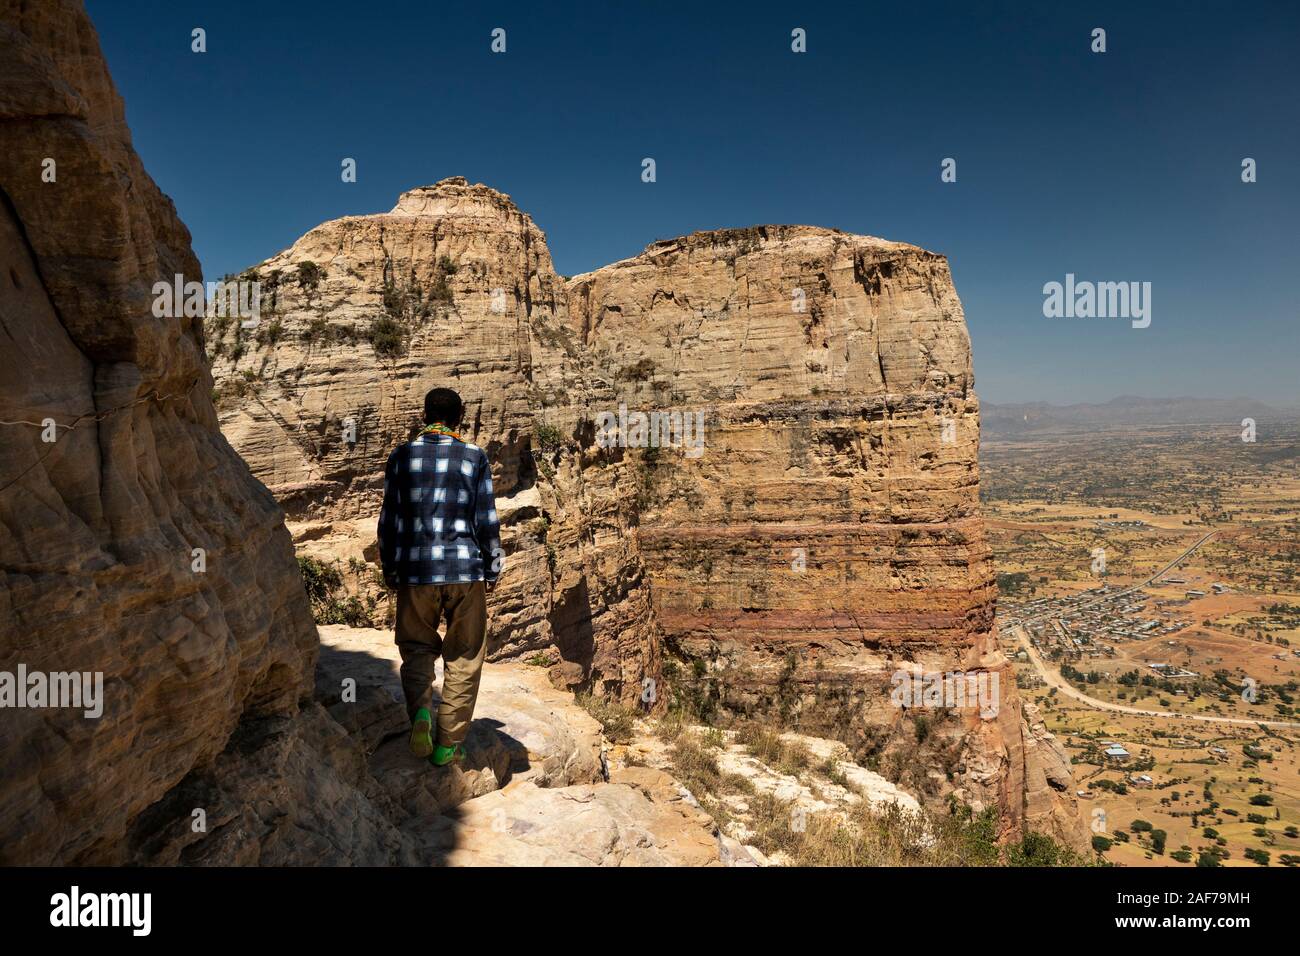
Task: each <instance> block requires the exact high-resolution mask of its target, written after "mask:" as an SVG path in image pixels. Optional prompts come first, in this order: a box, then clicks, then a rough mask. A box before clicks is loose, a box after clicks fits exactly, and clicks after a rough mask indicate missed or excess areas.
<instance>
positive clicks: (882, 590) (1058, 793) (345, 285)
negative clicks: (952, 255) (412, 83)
mask: <svg viewBox="0 0 1300 956" xmlns="http://www.w3.org/2000/svg"><path fill="white" fill-rule="evenodd" d="M232 278H238V279H241V280H244V281H258V282H260V283H261V284H262V288H263V290H264V292H263V300H262V313H261V316H260V321H259V324H258V325H257V326H256V328H255V329H245V328H243V327H242V326H241V323H240V322H239V321H238V319H237V317H231V316H226V317H219V316H214V317H212V318H210V319H209V321H208V325H207V328H208V332H209V341H208V347H209V352H210V354H211V355H212V357H213V368H214V374H215V375H216V378H217V381H218V388H219V390H220V397H219V408H220V414H221V422H222V428H223V430H224V431H225V433H226V435H227V436H228V437H229V438H230V439H231V441H232V443H233V444H234V445H235V447H236V448H237V449H238V450H239V451H240V452H241V454H243V455H244V457H245V458H246V460H248V462H249V463H250V466H251V467H252V469H253V472H254V474H256V475H257V476H258V477H260V478H262V479H263V480H264V481H266V482H267V483H268V485H269V486H270V487H271V488H272V490H273V491H275V492H276V494H277V497H278V498H279V499H280V501H281V502H282V503H283V504H284V505H285V507H286V509H287V510H288V512H289V524H290V528H291V530H292V531H293V533H294V535H295V539H296V540H297V541H298V543H299V547H300V550H301V551H303V552H304V553H307V554H310V555H315V556H317V557H319V558H321V559H323V560H325V561H330V560H339V561H344V560H346V561H347V562H348V563H349V564H350V565H351V568H352V577H353V584H352V585H351V587H352V588H353V589H354V591H355V593H356V594H358V595H360V596H361V597H362V599H363V600H364V602H365V603H366V604H367V606H368V608H369V611H370V612H371V613H372V614H373V615H374V616H375V617H376V619H378V620H382V612H383V609H384V601H385V598H384V596H383V595H382V592H381V590H380V589H379V588H378V587H377V586H376V585H375V584H374V583H373V570H372V569H371V568H369V567H368V566H367V565H366V563H365V562H366V561H367V560H373V557H374V515H375V513H376V512H377V510H378V505H379V485H380V479H381V474H382V464H383V461H384V458H385V456H386V455H387V452H388V450H389V449H390V448H391V447H392V446H393V444H395V443H396V442H398V441H401V440H404V439H405V438H406V437H407V436H408V435H409V434H410V433H411V430H412V429H413V427H415V426H416V424H417V422H418V410H419V407H420V399H421V397H422V395H423V392H424V391H426V390H427V389H428V388H431V387H433V386H434V385H444V384H447V385H451V386H453V387H455V388H457V389H458V390H459V391H461V392H462V394H463V395H464V396H465V397H466V398H467V400H468V401H469V403H470V412H469V414H468V416H467V422H466V425H465V431H466V432H467V433H468V435H469V436H471V437H472V439H473V440H474V441H475V442H477V443H478V444H480V445H482V446H484V447H486V448H487V449H488V450H489V452H490V453H491V454H492V456H493V458H494V460H496V461H497V462H498V466H497V467H498V469H499V475H498V494H499V498H500V502H499V503H500V510H501V513H502V517H503V521H504V531H505V537H504V544H505V547H506V549H507V553H508V558H507V570H506V573H505V575H504V576H503V578H502V583H501V586H500V588H499V590H498V593H497V595H496V596H495V597H494V599H493V608H492V612H493V613H492V625H491V627H492V645H491V653H492V656H493V658H495V659H504V658H510V657H517V656H520V655H524V654H528V655H536V654H537V653H538V652H539V651H543V652H545V653H548V654H553V655H554V658H555V661H556V662H555V665H554V667H553V668H552V678H553V680H554V681H555V682H556V683H557V684H559V685H562V686H567V687H573V688H575V689H582V690H590V691H592V692H594V693H596V694H599V695H603V696H607V697H612V698H616V699H618V700H620V701H622V702H623V703H625V704H630V705H634V706H643V707H649V706H655V705H662V703H663V701H664V700H666V699H667V698H668V696H669V695H673V696H676V697H677V698H678V699H679V700H680V701H682V702H686V703H689V704H690V705H691V707H692V708H693V709H694V710H696V711H699V712H704V713H707V712H709V711H711V710H715V709H722V710H727V711H733V712H741V713H763V714H770V715H775V716H778V717H779V718H780V719H782V720H784V721H786V722H788V723H789V725H790V726H792V727H797V728H799V729H801V730H804V731H807V732H810V733H817V734H823V735H834V736H837V737H838V738H840V739H842V740H844V741H845V743H847V744H849V745H850V747H852V748H853V750H854V753H855V754H856V755H858V756H859V757H860V758H861V759H864V760H870V761H872V762H873V763H877V764H879V765H880V766H881V767H882V768H884V769H886V770H887V771H889V772H890V774H891V776H892V777H893V779H896V780H899V781H900V782H902V783H904V784H905V785H907V786H908V787H910V788H913V789H914V790H916V791H917V792H918V793H921V794H922V795H924V796H926V797H929V798H933V799H935V800H941V799H942V798H943V797H944V796H946V795H947V794H948V793H951V792H956V793H957V795H958V796H960V797H962V798H964V799H967V800H969V801H971V802H973V803H974V804H976V805H985V806H988V805H991V806H997V807H999V808H1000V810H1001V812H1002V815H1003V819H1004V821H1005V825H1006V830H1007V833H1008V834H1011V833H1015V832H1019V831H1020V830H1021V829H1022V828H1023V827H1024V825H1025V824H1026V822H1028V824H1029V825H1031V826H1034V827H1036V828H1039V829H1048V830H1051V831H1052V832H1055V833H1057V834H1058V835H1064V836H1066V837H1067V838H1069V839H1070V840H1071V842H1074V843H1078V842H1079V837H1080V834H1078V833H1077V832H1072V831H1073V830H1074V826H1073V824H1071V823H1070V820H1071V819H1072V816H1071V815H1070V813H1069V812H1068V803H1069V798H1068V796H1067V794H1068V790H1067V788H1068V781H1067V782H1066V783H1065V784H1064V785H1062V784H1061V776H1060V774H1059V772H1057V771H1056V770H1053V771H1052V773H1051V774H1048V773H1045V772H1044V770H1043V764H1042V760H1040V755H1041V754H1042V753H1043V750H1042V748H1041V746H1038V745H1037V741H1038V740H1039V738H1038V737H1037V736H1035V734H1034V732H1032V731H1031V729H1030V727H1029V725H1028V724H1027V723H1026V722H1025V721H1024V719H1023V717H1022V713H1021V707H1020V702H1019V700H1018V698H1017V696H1016V693H1015V687H1014V681H1013V679H1012V675H1011V672H1010V670H1009V669H1008V668H1007V666H1006V662H1005V660H1003V659H1002V657H1001V655H1000V654H999V653H998V652H997V651H996V648H995V642H994V641H993V635H992V630H993V602H994V598H995V587H994V582H993V573H992V565H991V561H990V554H989V551H988V548H987V546H986V544H985V541H984V535H983V526H982V523H981V518H980V514H979V507H978V488H979V476H978V465H977V447H978V435H979V405H978V401H977V399H976V397H975V394H974V391H973V387H972V385H973V382H972V375H971V363H970V345H969V338H968V336H967V333H966V329H965V323H964V319H963V316H962V311H961V305H960V303H959V301H958V299H957V295H956V292H955V291H954V289H953V285H952V280H951V276H950V273H949V271H948V266H947V262H946V260H945V259H944V258H943V257H942V256H938V255H935V254H934V253H930V252H927V251H925V250H922V249H919V248H917V247H915V246H909V245H906V244H903V243H896V242H887V241H884V240H880V239H874V238H870V237H866V236H855V235H848V234H845V233H841V232H837V231H834V230H828V229H818V228H812V227H805V226H765V227H755V228H751V229H739V230H724V231H719V232H710V233H697V234H694V235H691V236H687V237H683V238H680V239H674V240H668V241H663V242H657V243H655V244H653V245H652V246H650V247H649V248H648V249H647V250H646V251H645V253H643V254H642V255H640V256H637V257H634V258H632V259H629V260H625V261H623V262H618V263H615V264H613V265H610V266H607V267H604V268H602V269H599V270H597V271H595V272H592V273H589V274H586V275H581V276H577V277H574V278H572V279H568V280H562V279H561V278H560V277H559V276H557V275H556V274H555V272H554V268H553V266H552V263H551V260H550V255H549V252H548V249H547V245H546V240H545V237H544V236H543V235H542V233H541V231H540V230H539V229H538V228H537V227H536V225H535V224H534V223H533V222H532V220H531V219H530V218H529V217H528V216H527V215H526V214H524V213H523V212H521V211H520V210H519V209H518V208H517V207H516V206H515V205H514V204H513V203H512V202H511V201H510V200H509V197H506V196H504V195H503V194H501V193H498V192H496V191H495V190H492V189H490V188H488V187H486V186H482V185H470V184H469V183H468V182H467V181H466V180H464V179H462V178H459V177H456V178H452V179H448V180H444V181H442V182H440V183H438V184H436V185H434V186H430V187H423V188H420V189H415V190H412V191H410V192H408V193H405V194H403V196H402V197H401V198H400V199H399V201H398V203H397V205H396V206H395V207H394V209H393V210H392V211H391V212H389V213H385V214H377V215H370V216H355V217H348V218H345V219H340V220H336V221H333V222H328V223H325V224H323V225H321V226H319V227H317V228H316V229H314V230H312V231H311V232H309V233H308V234H307V235H306V236H304V237H303V238H302V239H300V240H299V241H298V242H297V243H295V244H294V245H293V246H292V247H291V248H290V249H288V250H286V251H285V252H283V253H281V254H279V255H277V256H275V257H273V258H272V259H270V260H267V261H266V262H264V263H261V264H259V265H258V266H255V267H253V268H252V269H250V270H248V271H247V272H246V273H244V274H242V275H241V276H239V277H232ZM637 412H644V413H653V412H659V413H664V414H670V415H671V414H676V415H677V416H678V420H682V416H685V418H686V420H689V421H691V422H701V423H703V429H704V431H703V436H702V438H703V444H702V446H701V447H700V448H698V449H694V450H691V449H686V448H682V447H635V445H636V442H635V441H633V442H632V445H633V446H634V447H623V443H622V442H621V441H617V440H616V441H614V442H613V443H612V444H611V442H609V441H607V440H605V439H606V437H607V432H606V431H605V430H603V426H605V425H608V422H609V420H610V418H611V417H613V418H619V417H620V416H623V415H625V414H626V415H629V416H634V415H635V414H636V413H637ZM602 416H605V417H603V418H602ZM632 430H633V429H631V428H627V429H625V430H624V431H625V434H626V433H627V432H631V431H632ZM615 437H617V436H615ZM633 437H635V436H633ZM687 437H690V436H689V433H688V436H687ZM696 451H698V454H697V453H695V452H696ZM899 670H913V671H916V672H919V673H924V672H953V671H963V672H968V673H973V672H979V673H982V674H985V675H986V676H989V675H993V674H996V675H997V677H998V678H1000V694H1001V696H1000V703H1001V705H1002V706H1001V708H1000V710H999V711H998V713H997V714H994V715H985V716H983V717H981V716H980V715H979V714H978V713H977V712H975V711H973V710H971V709H969V708H968V709H958V710H949V709H940V710H938V711H934V712H926V713H924V714H919V715H918V714H916V713H912V714H909V713H907V712H904V711H901V710H900V709H899V708H898V707H895V706H893V704H892V703H891V700H890V690H891V679H892V677H893V675H895V674H896V673H897V672H898V671H899ZM664 688H666V691H664V692H662V693H661V692H660V691H661V690H662V689H664ZM651 690H653V691H654V693H651V692H650V691H651ZM647 698H652V699H647ZM918 716H919V717H920V719H921V720H922V721H923V722H924V724H925V731H924V732H922V731H919V730H918V729H917V718H918Z"/></svg>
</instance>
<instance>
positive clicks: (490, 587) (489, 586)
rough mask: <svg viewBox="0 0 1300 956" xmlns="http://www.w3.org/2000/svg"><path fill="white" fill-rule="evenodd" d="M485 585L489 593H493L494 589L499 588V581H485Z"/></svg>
mask: <svg viewBox="0 0 1300 956" xmlns="http://www.w3.org/2000/svg"><path fill="white" fill-rule="evenodd" d="M483 587H484V589H485V590H486V591H487V593H488V594H491V593H492V592H493V591H495V590H496V589H497V583H496V581H484V582H483Z"/></svg>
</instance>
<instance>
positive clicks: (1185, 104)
mask: <svg viewBox="0 0 1300 956" xmlns="http://www.w3.org/2000/svg"><path fill="white" fill-rule="evenodd" d="M87 6H88V8H89V10H90V14H91V17H92V18H93V20H94V22H95V25H96V26H97V28H98V29H99V33H100V39H101V41H102V43H103V47H104V52H105V54H106V56H107V57H108V62H109V66H110V68H111V69H112V71H113V75H114V77H115V79H116V82H117V85H118V88H119V90H120V91H121V93H122V95H123V96H124V97H125V99H126V103H127V119H128V122H129V123H130V126H131V129H132V132H133V134H134V137H135V145H136V149H137V150H138V151H139V153H140V154H141V156H142V157H143V159H144V162H145V165H146V167H147V168H148V169H149V171H150V173H152V175H153V176H154V178H155V179H156V180H157V181H158V183H159V185H160V186H161V187H162V189H163V190H164V191H165V192H167V193H168V194H169V195H170V196H171V197H172V198H173V199H174V200H175V201H176V205H177V208H178V209H179V211H180V214H181V217H182V218H183V219H184V220H185V222H186V224H187V225H188V226H189V227H190V230H191V231H192V233H193V235H194V246H195V249H196V250H197V252H198V254H199V257H200V259H201V260H202V262H203V266H204V270H205V273H206V274H207V275H208V276H209V277H211V278H216V277H218V276H220V275H222V274H223V273H226V272H235V271H238V270H240V269H242V268H244V267H246V266H248V265H251V264H253V263H255V262H258V261H260V260H262V259H264V258H266V257H267V256H269V255H271V254H273V253H275V252H277V251H279V250H280V249H283V248H284V247H286V246H288V245H290V244H291V243H292V242H293V241H294V240H295V239H296V238H297V237H298V236H299V235H301V234H302V233H304V232H306V231H307V230H308V229H310V228H311V227H312V226H315V225H317V224H318V223H320V222H323V221H325V220H328V219H333V218H337V217H339V216H343V215H350V214H357V213H369V212H379V211H386V210H388V209H390V208H391V207H392V205H393V203H394V202H395V201H396V198H397V195H398V193H400V192H402V191H403V190H405V189H408V188H410V187H412V186H416V185H422V184H427V183H432V182H434V181H436V180H438V179H441V178H443V177H445V176H452V175H463V176H466V177H467V178H469V180H470V181H471V182H484V183H487V184H488V185H490V186H493V187H495V188H497V189H500V190H502V191H503V192H506V193H509V194H510V195H511V196H512V197H513V198H514V199H515V201H516V202H517V203H518V204H519V205H520V206H521V207H522V208H523V209H525V210H527V211H528V212H529V213H531V215H532V216H533V218H534V219H535V220H536V222H537V223H538V225H539V226H540V227H541V228H542V229H544V230H545V231H546V233H547V237H548V239H549V242H550V246H551V251H552V254H553V256H554V258H555V265H556V268H557V270H558V271H560V272H561V273H563V274H566V275H572V274H576V273H579V272H583V271H586V270H588V269H592V268H595V267H597V266H600V265H603V264H605V263H608V262H612V261H615V260H617V259H620V258H624V257H626V256H629V255H634V254H636V253H637V252H639V251H640V250H641V249H642V248H644V247H645V245H646V244H647V243H649V242H651V241H652V240H654V239H656V238H666V237H669V236H675V235H680V234H683V233H686V232H690V231H692V230H695V229H712V228H718V227H724V226H743V225H750V224H754V223H810V224H814V225H823V226H835V227H838V228H841V229H845V230H848V231H852V232H861V233H869V234H871V235H876V236H882V237H885V238H889V239H897V240H903V241H907V242H913V243H916V244H918V245H922V246H925V247H927V248H929V249H933V250H935V251H938V252H942V253H945V254H946V255H947V256H948V257H949V260H950V262H951V264H952V270H953V274H954V276H955V278H956V282H957V291H958V293H959V294H960V295H961V298H962V302H963V304H964V305H965V309H966V317H967V320H968V322H969V325H970V329H971V334H972V337H973V339H974V346H975V369H976V383H977V388H978V389H979V391H980V393H981V395H982V396H983V397H984V398H986V399H988V400H991V401H1029V400H1047V401H1055V402H1071V401H1096V400H1105V399H1108V398H1111V397H1113V396H1115V395H1118V394H1142V395H1152V396H1161V395H1165V396H1170V395H1184V394H1193V395H1201V396H1219V397H1229V396H1235V395H1250V396H1253V397H1257V398H1261V399H1264V400H1266V401H1273V402H1279V403H1290V402H1295V401H1296V400H1297V399H1300V388H1298V387H1297V380H1298V379H1300V375H1298V374H1297V361H1298V360H1300V334H1298V333H1297V323H1298V322H1300V293H1298V292H1297V283H1296V277H1297V275H1298V274H1300V251H1298V250H1300V244H1297V241H1296V237H1297V228H1298V227H1300V122H1297V121H1298V120H1300V107H1298V106H1297V97H1298V95H1300V55H1298V54H1297V50H1300V4H1296V3H1293V2H1288V3H1277V4H1269V3H1260V4H1251V5H1241V4H1236V5H1235V7H1236V8H1237V9H1236V10H1234V4H1231V3H1196V2H1178V3H1167V4H1157V3H1140V2H1133V0H1130V2H1127V3H1113V4H1110V3H1106V4H1103V3H1067V2H1045V3H1033V4H1031V3H1028V2H1026V3H1024V4H999V3H993V2H980V3H945V2H934V3H915V4H898V3H891V4H881V3H870V2H860V3H853V4H847V5H845V6H846V7H847V8H846V9H840V8H839V7H838V6H837V5H824V6H823V5H816V4H806V3H796V2H790V3H784V4H779V3H764V2H752V3H743V4H734V5H731V4H728V5H725V7H724V5H722V4H713V3H705V2H700V0H696V2H692V3H681V4H675V3H644V4H633V3H624V2H614V0H604V2H600V3H591V4H581V5H567V7H566V8H565V9H561V8H560V7H559V6H554V7H553V6H552V5H549V4H540V3H536V2H533V3H527V4H506V3H493V4H488V3H466V4H453V3H438V2H430V0H423V2H383V0H375V2H371V3H356V2H330V0H317V2H311V3H306V2H304V3H300V4H293V3H273V2H261V3H245V2H185V0H148V2H144V0H141V2H131V0H89V2H88V4H87ZM195 26H202V27H204V28H205V29H206V30H207V39H208V52H207V53H206V54H203V55H198V54H194V53H191V52H190V30H191V29H192V28H193V27H195ZM497 26H500V27H503V28H505V29H506V31H507V38H508V50H507V52H506V53H505V54H504V55H494V54H492V53H491V52H490V51H489V43H490V36H489V34H490V32H491V30H492V29H493V28H494V27H497ZM1097 26H1101V27H1105V28H1106V30H1107V34H1108V48H1109V49H1108V52H1107V53H1105V54H1103V55H1097V54H1093V53H1091V52H1090V51H1089V42H1090V38H1089V34H1090V32H1091V30H1092V28H1093V27H1097ZM794 27H803V28H805V29H806V30H807V31H808V52H807V53H805V54H802V55H796V54H794V53H791V52H790V31H791V29H793V28H794ZM345 156H351V157H355V158H356V160H357V162H358V182H356V183H355V184H344V183H342V182H341V181H340V177H339V172H340V166H339V163H340V161H341V159H342V158H343V157H345ZM646 156H651V157H654V158H655V160H656V161H657V164H658V182H656V183H654V184H645V183H642V182H641V180H640V172H641V166H640V163H641V159H642V158H643V157H646ZM948 156H951V157H954V158H956V159H957V163H958V167H957V173H958V181H957V182H956V183H955V184H943V183H941V182H940V180H939V164H940V161H941V160H942V159H943V158H944V157H948ZM1246 156H1250V157H1253V158H1254V159H1256V160H1257V161H1258V164H1259V182H1257V183H1255V184H1253V185H1243V184H1242V183H1241V181H1240V163H1241V160H1242V158H1243V157H1246ZM1067 272H1073V273H1075V274H1076V275H1077V276H1078V277H1079V278H1080V279H1093V280H1099V281H1100V280H1112V281H1120V280H1136V281H1150V282H1151V283H1152V284H1153V295H1152V297H1153V319H1152V323H1151V327H1150V328H1148V329H1144V330H1135V329H1132V328H1131V327H1130V326H1129V323H1128V322H1127V321H1125V320H1119V319H1048V318H1044V317H1043V314H1042V302H1043V295H1042V287H1043V283H1045V282H1048V281H1052V280H1057V281H1061V280H1063V279H1064V276H1065V274H1066V273H1067Z"/></svg>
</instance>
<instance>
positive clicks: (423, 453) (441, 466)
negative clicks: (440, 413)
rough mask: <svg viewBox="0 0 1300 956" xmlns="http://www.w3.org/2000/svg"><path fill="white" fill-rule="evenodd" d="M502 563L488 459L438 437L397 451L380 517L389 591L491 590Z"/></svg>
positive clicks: (419, 439) (381, 550)
mask: <svg viewBox="0 0 1300 956" xmlns="http://www.w3.org/2000/svg"><path fill="white" fill-rule="evenodd" d="M501 557H502V551H501V527H500V524H499V523H498V521H497V506H496V501H495V499H494V498H493V496H492V467H491V465H489V464H488V457H487V453H486V452H484V451H483V449H482V448H479V447H478V446H477V445H471V444H469V443H468V442H463V441H460V440H459V439H456V438H452V437H451V436H450V435H436V434H423V435H419V436H417V437H416V438H414V439H412V440H411V441H409V442H407V443H406V444H404V445H398V446H397V447H396V448H395V449H393V453H392V454H391V455H389V456H388V466H387V467H386V468H385V469H384V507H383V510H382V511H380V512H379V560H380V563H381V564H382V566H383V569H384V580H385V581H387V582H388V584H389V585H391V586H398V585H403V584H456V583H460V582H469V581H488V582H492V581H496V579H497V577H498V576H499V575H500V573H501Z"/></svg>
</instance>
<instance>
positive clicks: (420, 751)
mask: <svg viewBox="0 0 1300 956" xmlns="http://www.w3.org/2000/svg"><path fill="white" fill-rule="evenodd" d="M411 753H413V754H415V755H416V756H417V757H427V756H429V754H431V753H433V718H432V717H430V716H429V711H428V708H425V707H421V708H420V709H419V710H417V711H416V712H415V719H414V720H413V721H411Z"/></svg>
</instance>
